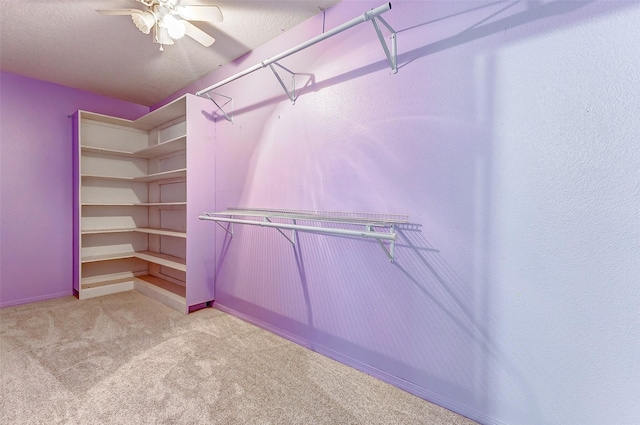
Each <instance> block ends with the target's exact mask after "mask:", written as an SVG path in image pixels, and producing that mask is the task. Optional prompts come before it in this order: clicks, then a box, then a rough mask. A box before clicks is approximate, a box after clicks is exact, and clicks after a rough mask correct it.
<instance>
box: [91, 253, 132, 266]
mask: <svg viewBox="0 0 640 425" xmlns="http://www.w3.org/2000/svg"><path fill="white" fill-rule="evenodd" d="M125 258H135V255H134V253H133V252H122V253H119V254H106V255H92V256H89V257H82V259H81V262H82V264H86V263H97V262H99V261H112V260H123V259H125Z"/></svg>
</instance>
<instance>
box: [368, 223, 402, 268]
mask: <svg viewBox="0 0 640 425" xmlns="http://www.w3.org/2000/svg"><path fill="white" fill-rule="evenodd" d="M373 231H374V230H373V226H367V232H373ZM390 233H391V234H394V233H395V225H393V224H392V225H391V229H390ZM376 240H377V241H378V243H379V244H380V246H381V247H382V250H383V251H384V253H385V254H387V258H389V262H390V263H394V262H395V261H396V258H395V251H396V241H395V240H394V239H392V240H391V241H390V242H389V248H388V249H387V246H386V245H385V244H384V243H383V242H382V239H376Z"/></svg>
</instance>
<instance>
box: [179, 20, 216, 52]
mask: <svg viewBox="0 0 640 425" xmlns="http://www.w3.org/2000/svg"><path fill="white" fill-rule="evenodd" d="M183 22H184V24H185V26H186V28H187V31H186V32H185V34H186V35H188V36H189V37H191V38H193V39H194V40H195V41H197V42H198V43H200V44H202V45H203V46H205V47H209V46H211V45H212V44H213V43H214V42H215V41H216V39H215V38H213V37H211V36H210V35H209V34H207V33H206V32H204V31H202V30H201V29H200V28H198V27H196V26H195V25H193V24H192V23H191V22H189V21H183Z"/></svg>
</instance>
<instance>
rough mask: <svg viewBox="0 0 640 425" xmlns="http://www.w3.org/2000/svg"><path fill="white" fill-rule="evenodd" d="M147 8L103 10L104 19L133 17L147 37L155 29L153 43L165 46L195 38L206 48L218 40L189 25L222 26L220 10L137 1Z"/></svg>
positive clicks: (168, 0) (172, 0)
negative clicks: (107, 17) (218, 23)
mask: <svg viewBox="0 0 640 425" xmlns="http://www.w3.org/2000/svg"><path fill="white" fill-rule="evenodd" d="M135 1H137V2H139V3H142V4H143V5H145V6H146V10H141V9H99V10H96V12H98V13H101V14H103V15H109V16H114V15H115V16H117V15H131V19H132V20H133V23H134V24H135V25H136V27H137V28H138V29H139V30H140V31H142V32H143V33H145V34H149V32H150V31H151V29H153V42H154V43H158V44H160V51H164V48H163V46H164V45H171V44H173V40H177V39H180V38H182V37H184V36H185V35H186V36H188V37H191V38H193V39H194V40H196V41H197V42H198V43H200V44H202V45H203V46H205V47H209V46H211V45H212V44H213V43H214V42H215V41H216V39H215V38H213V37H211V36H210V35H209V34H207V33H206V32H204V31H202V30H201V29H200V28H198V27H196V26H195V25H193V24H192V23H191V22H189V21H208V22H222V12H221V11H220V8H219V7H218V6H212V5H201V4H189V5H183V4H182V0H135Z"/></svg>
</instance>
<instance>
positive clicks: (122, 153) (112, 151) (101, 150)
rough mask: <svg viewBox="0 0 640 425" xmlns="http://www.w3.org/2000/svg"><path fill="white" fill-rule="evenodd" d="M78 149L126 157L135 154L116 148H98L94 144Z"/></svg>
mask: <svg viewBox="0 0 640 425" xmlns="http://www.w3.org/2000/svg"><path fill="white" fill-rule="evenodd" d="M80 149H81V150H82V152H92V153H100V154H106V155H118V156H128V157H133V156H136V155H135V154H134V153H133V152H131V151H120V150H116V149H107V148H98V147H95V146H81V147H80Z"/></svg>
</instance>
